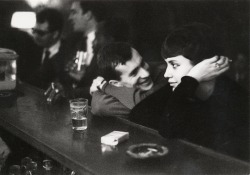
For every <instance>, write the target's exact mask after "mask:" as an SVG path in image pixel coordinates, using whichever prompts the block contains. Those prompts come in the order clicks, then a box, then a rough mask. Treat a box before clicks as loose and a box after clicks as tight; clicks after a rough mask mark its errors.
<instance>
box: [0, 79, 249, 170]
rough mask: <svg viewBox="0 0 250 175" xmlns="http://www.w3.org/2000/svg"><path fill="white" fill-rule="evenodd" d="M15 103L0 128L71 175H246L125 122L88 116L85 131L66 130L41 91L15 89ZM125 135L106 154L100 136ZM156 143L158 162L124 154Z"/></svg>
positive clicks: (65, 118) (230, 162)
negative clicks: (160, 153)
mask: <svg viewBox="0 0 250 175" xmlns="http://www.w3.org/2000/svg"><path fill="white" fill-rule="evenodd" d="M17 89H18V92H19V95H18V98H17V100H16V102H15V104H14V105H13V106H12V107H9V108H1V110H0V125H1V126H2V127H3V128H5V129H6V130H8V131H9V132H11V133H12V134H14V135H15V136H17V137H18V138H20V139H22V140H23V141H25V142H27V143H28V144H30V145H31V146H33V147H35V148H36V149H38V150H40V151H42V152H43V153H45V154H47V155H48V156H50V157H51V158H53V159H55V160H56V161H58V162H59V163H61V164H62V165H64V166H66V167H68V168H70V169H72V170H75V171H76V172H77V174H97V175H98V174H103V175H112V174H124V175H125V174H174V175H175V174H249V173H250V166H249V163H247V162H243V161H240V160H238V159H234V158H232V157H229V156H226V155H222V154H219V153H216V152H213V151H212V150H209V149H206V148H204V147H201V146H198V145H195V144H192V143H188V142H185V141H183V140H168V139H164V138H162V137H161V136H160V135H158V133H157V132H155V131H153V130H151V129H149V128H146V127H143V126H140V125H137V124H134V123H131V122H129V121H126V120H123V119H119V118H113V117H107V118H102V117H98V116H92V115H91V114H89V118H88V128H87V130H86V132H85V133H83V134H80V133H76V132H74V131H73V130H72V125H71V120H70V113H69V105H67V104H66V105H63V106H48V105H47V104H46V102H45V99H44V97H43V91H42V90H40V89H37V88H34V87H32V86H30V85H28V84H25V83H21V84H18V87H17ZM114 130H116V131H126V132H129V139H128V140H127V141H125V142H123V143H120V144H119V145H118V146H116V147H115V148H113V149H111V150H107V149H105V147H102V145H101V142H100V140H101V136H103V135H105V134H108V133H110V132H111V131H114ZM139 143H156V144H161V145H164V146H166V147H167V148H168V150H169V152H168V154H167V155H165V156H163V157H161V158H154V159H148V160H136V159H134V158H131V157H130V156H128V155H127V154H126V150H127V149H128V147H129V146H131V145H134V144H139Z"/></svg>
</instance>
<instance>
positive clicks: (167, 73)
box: [164, 68, 172, 78]
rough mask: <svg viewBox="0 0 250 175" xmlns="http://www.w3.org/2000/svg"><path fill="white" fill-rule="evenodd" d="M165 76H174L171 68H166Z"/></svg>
mask: <svg viewBox="0 0 250 175" xmlns="http://www.w3.org/2000/svg"><path fill="white" fill-rule="evenodd" d="M164 77H165V78H170V77H172V74H171V72H170V69H169V68H167V69H166V71H165V74H164Z"/></svg>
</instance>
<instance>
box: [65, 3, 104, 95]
mask: <svg viewBox="0 0 250 175" xmlns="http://www.w3.org/2000/svg"><path fill="white" fill-rule="evenodd" d="M104 16H105V9H104V6H103V5H102V4H100V2H95V1H74V2H73V3H72V6H71V11H70V15H69V20H70V21H71V22H72V25H73V30H74V32H78V33H79V32H80V33H81V34H82V37H80V41H79V42H78V43H77V44H75V43H73V44H72V46H75V45H76V47H75V55H77V53H84V57H83V59H81V63H79V62H78V69H76V60H74V59H72V57H71V58H70V60H68V64H67V66H66V71H67V76H66V78H65V82H64V84H63V86H64V90H66V91H67V92H66V94H67V95H66V96H68V97H70V98H72V97H73V98H74V97H84V98H88V99H89V100H90V99H91V96H90V94H89V88H90V86H91V83H92V81H93V79H94V78H96V76H97V64H96V59H95V56H94V53H93V41H94V39H95V32H96V29H97V25H98V23H99V22H100V21H102V19H103V18H104ZM76 57H77V56H76ZM79 65H80V66H79Z"/></svg>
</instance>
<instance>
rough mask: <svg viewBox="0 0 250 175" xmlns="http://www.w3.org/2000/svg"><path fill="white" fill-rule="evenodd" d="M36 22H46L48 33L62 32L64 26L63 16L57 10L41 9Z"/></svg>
mask: <svg viewBox="0 0 250 175" xmlns="http://www.w3.org/2000/svg"><path fill="white" fill-rule="evenodd" d="M36 20H37V22H38V23H44V22H48V29H49V31H50V32H54V31H59V33H61V32H62V29H63V24H64V21H63V16H62V14H61V13H60V12H59V11H58V10H57V9H54V8H43V9H42V10H40V11H38V12H37V14H36Z"/></svg>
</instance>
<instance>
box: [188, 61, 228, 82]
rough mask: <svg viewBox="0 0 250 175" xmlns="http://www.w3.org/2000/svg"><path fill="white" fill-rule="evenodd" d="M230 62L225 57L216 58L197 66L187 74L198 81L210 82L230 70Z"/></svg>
mask: <svg viewBox="0 0 250 175" xmlns="http://www.w3.org/2000/svg"><path fill="white" fill-rule="evenodd" d="M229 62H230V60H229V59H228V58H227V57H225V56H214V57H212V58H209V59H205V60H203V61H202V62H200V63H198V64H196V65H195V66H194V67H193V68H192V69H191V70H190V71H189V73H188V74H187V76H190V77H193V78H195V79H196V80H197V81H199V82H202V81H210V80H213V79H215V78H217V77H218V76H220V75H221V74H223V73H224V72H226V71H227V70H228V69H229Z"/></svg>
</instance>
